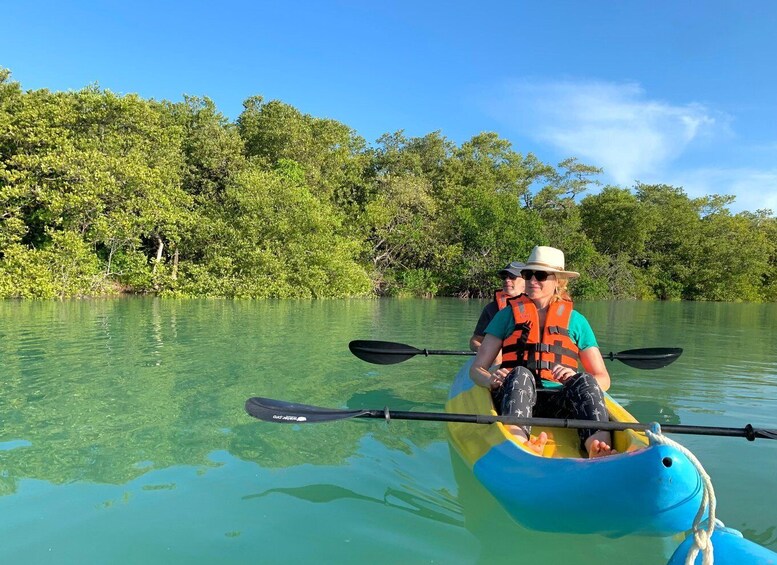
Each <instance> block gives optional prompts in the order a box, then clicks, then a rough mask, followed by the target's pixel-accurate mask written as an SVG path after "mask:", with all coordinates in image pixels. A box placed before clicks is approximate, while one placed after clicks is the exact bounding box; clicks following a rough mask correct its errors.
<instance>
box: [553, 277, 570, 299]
mask: <svg viewBox="0 0 777 565" xmlns="http://www.w3.org/2000/svg"><path fill="white" fill-rule="evenodd" d="M568 284H569V279H567V278H559V277H558V276H556V291H555V292H554V293H553V297H552V298H551V299H550V303H551V304H553V303H554V302H558V301H559V300H572V298H571V297H570V296H569V293H568V292H567V285H568Z"/></svg>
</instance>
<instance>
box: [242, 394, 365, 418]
mask: <svg viewBox="0 0 777 565" xmlns="http://www.w3.org/2000/svg"><path fill="white" fill-rule="evenodd" d="M246 412H248V413H249V414H250V415H251V416H253V417H254V418H258V419H260V420H264V421H265V422H275V423H277V424H309V423H317V422H332V421H335V420H345V419H347V418H357V417H359V416H362V415H363V414H366V413H368V412H369V411H368V410H337V409H334V408H319V407H318V406H310V405H308V404H295V403H293V402H284V401H282V400H273V399H272V398H262V397H259V396H255V397H253V398H249V399H248V400H246Z"/></svg>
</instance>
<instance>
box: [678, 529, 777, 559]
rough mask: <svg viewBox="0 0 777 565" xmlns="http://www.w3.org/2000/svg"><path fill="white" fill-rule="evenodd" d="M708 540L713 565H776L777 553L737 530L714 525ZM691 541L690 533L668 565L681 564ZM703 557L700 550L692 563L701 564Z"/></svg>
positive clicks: (691, 544)
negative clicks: (710, 544) (709, 541)
mask: <svg viewBox="0 0 777 565" xmlns="http://www.w3.org/2000/svg"><path fill="white" fill-rule="evenodd" d="M710 540H711V541H712V554H713V559H714V561H715V565H756V564H757V565H769V564H772V565H777V553H775V552H774V551H772V550H770V549H767V548H765V547H763V546H761V545H758V544H757V543H755V542H752V541H750V540H748V539H745V538H744V537H743V536H742V533H741V532H740V531H739V530H734V529H732V528H725V527H719V526H716V527H715V531H714V532H712V537H711V538H710ZM693 541H694V540H693V536H692V535H690V536H688V537H687V538H685V541H684V542H683V543H681V544H680V545H679V546H678V548H677V549H676V550H675V552H674V553H673V554H672V557H671V558H670V559H669V562H668V565H683V564H684V563H685V558H686V557H687V555H688V552H689V551H690V550H691V548H692V546H693ZM703 557H704V556H703V554H702V553H701V551H700V552H699V553H698V554H697V555H696V559H695V560H694V563H697V564H698V565H701V564H702V562H703Z"/></svg>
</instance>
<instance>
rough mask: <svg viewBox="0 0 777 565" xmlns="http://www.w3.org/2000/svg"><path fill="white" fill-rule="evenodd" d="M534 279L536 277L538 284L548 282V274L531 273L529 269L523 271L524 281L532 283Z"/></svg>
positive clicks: (542, 272)
mask: <svg viewBox="0 0 777 565" xmlns="http://www.w3.org/2000/svg"><path fill="white" fill-rule="evenodd" d="M532 277H534V278H535V279H536V280H537V282H545V281H546V280H548V273H546V272H545V271H530V270H528V269H527V270H525V271H521V278H522V279H523V280H525V281H530V280H531V278H532Z"/></svg>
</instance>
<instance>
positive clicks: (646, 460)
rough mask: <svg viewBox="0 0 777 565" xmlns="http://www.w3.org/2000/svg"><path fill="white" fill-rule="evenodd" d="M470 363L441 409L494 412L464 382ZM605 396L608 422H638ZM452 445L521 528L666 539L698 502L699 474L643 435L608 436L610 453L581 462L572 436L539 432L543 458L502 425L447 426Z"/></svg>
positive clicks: (682, 526)
mask: <svg viewBox="0 0 777 565" xmlns="http://www.w3.org/2000/svg"><path fill="white" fill-rule="evenodd" d="M471 364H472V360H469V361H468V362H467V363H465V364H464V366H463V367H462V368H461V369H460V370H459V372H458V374H457V375H456V378H455V380H454V382H453V385H452V386H451V389H450V394H449V397H448V401H447V403H446V406H445V407H446V411H447V412H452V413H474V414H494V415H495V414H496V412H495V410H494V406H493V402H492V400H491V394H490V392H489V391H488V390H486V389H485V388H483V387H479V386H476V385H475V383H473V382H472V380H471V379H470V378H469V368H470V366H471ZM605 396H606V405H607V410H608V413H609V416H610V420H612V421H616V422H636V420H635V419H634V417H633V416H631V414H629V413H628V412H627V411H626V410H625V409H624V408H623V407H622V406H620V405H619V404H618V403H617V402H615V401H614V400H613V399H612V397H610V396H609V395H605ZM448 431H449V436H450V441H451V443H452V444H453V446H454V448H455V449H456V451H457V452H458V453H459V454H460V455H461V457H462V458H463V459H464V461H465V463H466V464H467V465H469V466H470V467H471V468H472V471H473V473H474V474H475V476H476V477H477V479H478V480H479V481H480V482H481V483H482V484H483V485H484V486H485V488H486V489H487V490H488V491H489V492H490V493H491V494H492V495H493V496H494V498H495V499H496V500H497V501H498V502H499V503H500V504H501V505H502V506H503V507H504V508H505V509H506V510H507V512H508V513H509V514H510V515H511V516H512V517H513V518H514V519H515V520H516V521H517V522H519V523H520V524H522V525H523V526H525V527H527V528H531V529H534V530H541V531H548V532H568V533H599V534H603V535H608V536H613V537H617V536H624V535H628V534H642V535H656V536H667V535H672V534H674V533H677V532H682V531H685V530H689V529H690V528H691V527H692V525H693V520H694V517H695V515H696V513H697V511H698V510H699V506H700V504H701V499H702V481H701V477H700V476H699V473H698V471H697V470H696V468H695V467H694V466H693V464H692V463H691V462H690V461H689V460H688V458H687V457H686V456H685V455H683V454H682V453H681V452H680V451H679V450H677V449H676V448H674V447H671V446H668V445H658V444H657V445H651V443H650V440H649V439H648V437H647V436H646V435H645V434H644V433H642V432H635V431H633V430H623V431H615V432H613V445H614V447H615V449H617V451H618V453H617V454H616V455H611V456H608V457H602V458H597V459H588V458H584V457H583V456H582V455H581V453H580V450H579V439H578V435H577V431H576V430H574V429H565V428H539V427H536V426H535V427H534V428H533V429H532V434H539V433H540V432H542V431H545V432H546V433H547V434H548V438H549V439H548V443H547V445H546V446H545V450H544V452H543V453H542V455H538V454H536V453H533V452H532V451H530V450H528V449H526V448H525V447H523V446H522V445H521V444H520V443H518V442H517V441H516V440H515V439H514V436H513V435H512V434H511V433H510V432H509V431H508V430H507V428H506V427H505V426H504V425H503V424H501V423H498V422H497V423H494V424H488V425H477V424H468V423H453V422H452V423H449V424H448Z"/></svg>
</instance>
